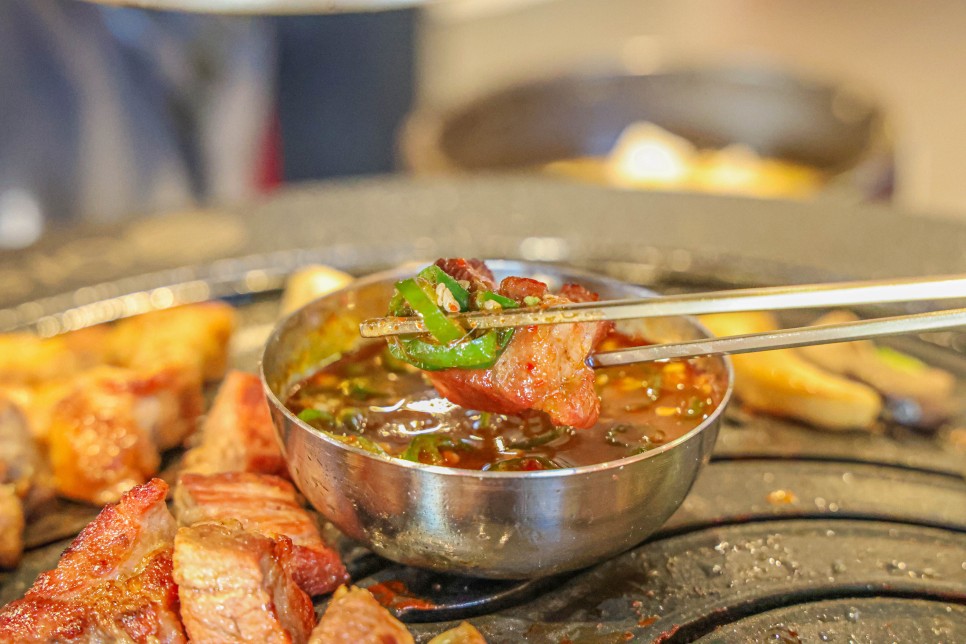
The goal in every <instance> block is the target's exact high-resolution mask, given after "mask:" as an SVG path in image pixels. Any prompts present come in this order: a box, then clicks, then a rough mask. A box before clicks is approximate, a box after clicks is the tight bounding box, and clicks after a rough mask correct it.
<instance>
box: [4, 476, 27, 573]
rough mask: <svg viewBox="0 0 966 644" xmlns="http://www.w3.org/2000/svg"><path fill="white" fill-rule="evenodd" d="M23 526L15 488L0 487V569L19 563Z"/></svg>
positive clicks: (23, 522) (22, 516)
mask: <svg viewBox="0 0 966 644" xmlns="http://www.w3.org/2000/svg"><path fill="white" fill-rule="evenodd" d="M25 525H26V523H25V520H24V512H23V504H22V503H21V502H20V497H19V496H18V495H17V489H16V487H15V486H13V485H10V484H7V485H0V568H15V567H16V566H17V565H18V564H19V563H20V557H21V556H23V530H24V527H25Z"/></svg>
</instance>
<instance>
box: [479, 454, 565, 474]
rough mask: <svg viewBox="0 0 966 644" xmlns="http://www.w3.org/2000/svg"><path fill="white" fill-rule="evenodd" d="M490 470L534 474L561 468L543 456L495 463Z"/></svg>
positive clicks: (510, 459) (521, 457) (509, 459)
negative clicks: (539, 471)
mask: <svg viewBox="0 0 966 644" xmlns="http://www.w3.org/2000/svg"><path fill="white" fill-rule="evenodd" d="M484 469H487V468H484ZM488 469H489V470H490V471H492V472H534V471H537V470H559V469H560V466H559V465H557V464H556V463H554V462H553V461H552V460H550V459H549V458H546V457H543V456H520V457H518V458H508V459H507V460H505V461H499V462H497V463H494V464H493V465H492V466H491V467H490V468H488Z"/></svg>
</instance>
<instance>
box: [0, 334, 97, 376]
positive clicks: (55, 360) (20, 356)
mask: <svg viewBox="0 0 966 644" xmlns="http://www.w3.org/2000/svg"><path fill="white" fill-rule="evenodd" d="M109 334H110V332H109V330H108V328H107V327H103V326H99V327H91V328H89V329H81V330H79V331H74V332H72V333H68V334H65V335H61V336H56V337H53V338H40V337H37V336H35V335H32V334H30V333H2V334H0V383H4V384H21V385H36V384H39V383H42V382H49V381H51V380H59V379H63V378H69V377H70V376H72V375H74V374H77V373H80V372H81V371H84V370H85V369H89V368H90V367H93V366H95V365H97V364H101V363H103V362H104V361H105V360H107V359H108V353H109V350H108V349H107V347H108V336H109Z"/></svg>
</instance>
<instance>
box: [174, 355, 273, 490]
mask: <svg viewBox="0 0 966 644" xmlns="http://www.w3.org/2000/svg"><path fill="white" fill-rule="evenodd" d="M183 471H185V472H196V473H199V474H214V473H216V472H257V473H260V474H275V475H278V476H285V477H287V476H288V470H287V468H286V466H285V460H284V459H283V458H282V451H281V450H280V449H279V446H278V440H277V439H276V438H275V427H274V426H273V425H272V417H271V415H270V414H269V411H268V401H267V400H266V399H265V391H264V390H263V389H262V382H261V380H259V378H258V376H256V375H254V374H250V373H244V372H241V371H232V372H230V373H229V374H228V375H227V376H225V380H224V381H223V382H222V384H221V388H220V389H219V390H218V395H217V396H216V397H215V402H214V404H213V405H212V407H211V410H210V411H209V412H208V416H207V418H206V419H205V422H204V425H203V426H202V429H201V443H200V444H199V445H198V446H197V447H195V448H193V449H191V450H190V451H189V452H188V453H187V454H185V459H184V469H183Z"/></svg>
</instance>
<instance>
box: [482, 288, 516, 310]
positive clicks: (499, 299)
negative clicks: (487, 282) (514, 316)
mask: <svg viewBox="0 0 966 644" xmlns="http://www.w3.org/2000/svg"><path fill="white" fill-rule="evenodd" d="M483 302H496V303H497V304H499V305H500V308H504V309H517V308H520V305H519V304H517V302H516V300H511V299H510V298H508V297H505V296H503V295H500V294H499V293H496V292H494V291H484V292H482V293H477V295H476V308H478V309H484V308H486V307H484V306H483Z"/></svg>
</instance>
